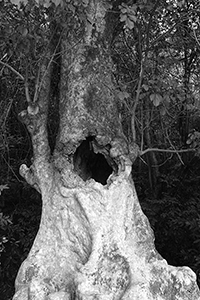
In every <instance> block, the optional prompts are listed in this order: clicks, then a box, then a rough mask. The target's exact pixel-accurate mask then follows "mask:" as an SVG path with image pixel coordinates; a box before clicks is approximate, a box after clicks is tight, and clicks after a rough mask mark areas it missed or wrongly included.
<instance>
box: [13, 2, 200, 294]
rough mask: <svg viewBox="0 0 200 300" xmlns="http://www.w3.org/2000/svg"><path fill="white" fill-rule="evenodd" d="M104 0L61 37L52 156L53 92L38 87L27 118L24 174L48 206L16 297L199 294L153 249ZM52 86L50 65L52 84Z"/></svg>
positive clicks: (188, 274) (185, 274)
mask: <svg viewBox="0 0 200 300" xmlns="http://www.w3.org/2000/svg"><path fill="white" fill-rule="evenodd" d="M106 4H108V3H106V1H100V0H99V1H90V7H89V8H90V9H88V14H89V16H88V17H89V19H90V22H91V24H92V28H90V26H86V30H83V29H82V27H81V26H80V27H78V28H77V27H75V28H74V29H76V30H74V31H73V30H72V32H73V35H72V36H71V35H70V33H68V34H67V33H66V34H65V35H64V36H63V42H62V70H61V95H60V129H59V134H58V138H57V144H56V148H55V151H54V154H53V155H52V156H50V151H49V147H48V140H47V130H46V116H45V112H44V111H43V110H42V108H43V107H44V105H46V104H45V103H46V101H45V99H46V98H45V97H47V96H45V95H47V94H48V93H46V94H43V93H42V91H41V93H40V101H39V103H41V104H40V106H39V107H40V110H39V112H37V114H36V115H35V116H34V117H33V116H29V119H31V120H32V122H33V124H34V126H33V127H34V130H32V129H31V130H30V133H31V135H32V141H33V144H34V145H33V148H34V163H33V166H32V167H31V168H27V167H26V166H25V165H23V166H22V167H21V174H22V175H23V176H24V177H25V178H26V179H27V181H28V182H29V183H30V184H32V185H34V186H35V187H36V188H37V189H38V190H39V191H40V192H41V195H42V202H43V206H42V217H41V224H40V228H39V231H38V234H37V236H36V239H35V241H34V244H33V246H32V248H31V251H30V253H29V255H28V257H27V259H26V260H25V261H24V262H23V264H22V266H21V268H20V270H19V273H18V275H17V278H16V293H15V295H14V298H13V300H58V299H59V300H69V299H70V300H73V299H74V300H75V299H77V300H78V299H79V300H80V299H81V300H86V299H87V300H95V299H96V300H111V299H112V300H115V299H116V300H117V299H127V300H128V299H129V300H151V299H152V300H153V299H155V300H156V299H159V300H164V299H166V300H168V299H174V300H175V299H176V300H186V299H188V300H189V299H190V300H193V299H195V300H196V299H200V293H199V290H198V288H197V285H196V282H195V280H196V277H195V274H194V273H193V272H192V271H191V270H190V269H189V268H175V267H171V266H169V265H168V264H167V263H166V261H165V260H164V259H162V257H160V255H159V254H158V253H157V252H156V250H155V247H154V237H153V232H152V230H151V227H150V225H149V222H148V220H147V218H146V216H145V215H144V214H143V212H142V210H141V208H140V205H139V202H138V198H137V195H136V192H135V188H134V184H133V182H132V180H131V166H132V162H131V160H130V157H131V159H134V157H136V156H137V151H138V150H137V149H138V148H137V147H135V146H134V145H133V146H131V147H129V146H128V145H127V141H126V138H125V137H124V135H123V132H122V131H121V126H120V124H119V118H118V110H117V101H116V98H115V93H114V85H113V82H112V76H111V71H112V63H111V60H110V56H109V35H107V31H108V28H109V34H111V24H112V22H110V20H111V18H110V19H109V18H106V10H107V8H108V7H109V6H108V5H107V6H106ZM111 21H112V20H111ZM108 25H109V26H110V27H109V26H108ZM75 32H76V34H75ZM48 83H49V76H48V72H45V78H44V81H43V87H44V88H45V87H46V91H47V90H48ZM42 103H43V104H42ZM27 124H28V123H27ZM82 141H85V142H84V143H85V144H83V143H82ZM79 145H82V146H80V148H78V147H79ZM83 145H84V147H83ZM86 146H88V148H87V147H86ZM81 147H83V148H81ZM90 147H91V148H90ZM77 148H78V150H77ZM81 149H84V150H83V151H82V150H81ZM130 149H132V152H131V153H130ZM83 152H84V153H83ZM98 154H99V155H100V154H101V155H103V157H104V158H105V159H106V160H107V162H108V164H109V167H107V169H106V170H109V168H112V170H113V172H112V174H111V175H110V176H109V177H108V178H107V177H106V178H104V180H105V182H106V184H101V183H99V182H97V181H95V180H94V178H96V177H95V176H96V174H95V176H94V169H93V164H92V162H91V160H92V159H93V158H94V159H95V160H96V159H97V157H99V156H95V155H98ZM101 168H102V166H101V165H98V169H99V170H95V172H96V171H101ZM103 170H104V169H103ZM108 175H109V174H108ZM97 177H98V176H97Z"/></svg>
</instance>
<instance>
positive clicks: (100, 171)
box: [73, 136, 113, 185]
mask: <svg viewBox="0 0 200 300" xmlns="http://www.w3.org/2000/svg"><path fill="white" fill-rule="evenodd" d="M93 143H95V137H94V136H89V137H87V138H86V139H85V140H83V141H82V142H81V144H80V145H79V146H78V147H77V149H76V151H75V153H74V157H73V164H74V171H75V172H76V173H77V174H78V175H79V176H80V177H81V178H82V179H83V180H84V181H86V180H89V179H91V178H93V179H94V180H95V181H97V182H100V183H101V184H103V185H106V184H107V179H108V177H109V176H110V175H111V174H112V173H113V168H112V167H111V166H110V165H109V164H108V162H107V160H106V158H105V156H104V155H103V154H102V153H100V152H104V151H105V149H100V150H99V151H98V152H99V153H95V152H96V150H94V147H93ZM95 148H96V147H95ZM107 152H108V150H107Z"/></svg>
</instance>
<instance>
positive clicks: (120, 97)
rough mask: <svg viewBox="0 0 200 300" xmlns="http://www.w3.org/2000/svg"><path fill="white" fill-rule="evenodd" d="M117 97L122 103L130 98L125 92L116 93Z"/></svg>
mask: <svg viewBox="0 0 200 300" xmlns="http://www.w3.org/2000/svg"><path fill="white" fill-rule="evenodd" d="M118 97H119V99H120V100H121V101H124V99H127V98H129V97H130V94H129V93H127V92H121V91H118Z"/></svg>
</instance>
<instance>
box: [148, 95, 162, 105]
mask: <svg viewBox="0 0 200 300" xmlns="http://www.w3.org/2000/svg"><path fill="white" fill-rule="evenodd" d="M150 100H151V101H152V102H153V105H154V106H159V105H160V103H161V102H162V100H163V98H162V96H161V95H160V94H157V93H155V94H151V95H150Z"/></svg>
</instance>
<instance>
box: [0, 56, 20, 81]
mask: <svg viewBox="0 0 200 300" xmlns="http://www.w3.org/2000/svg"><path fill="white" fill-rule="evenodd" d="M0 63H1V64H2V65H3V66H5V67H7V68H9V69H10V70H11V71H12V72H13V73H15V74H16V75H17V76H18V77H19V78H20V79H21V80H23V81H24V80H25V79H24V77H23V76H22V75H21V74H20V73H19V72H17V71H16V70H15V69H14V68H13V67H11V66H10V65H9V64H7V63H5V62H3V61H2V60H0Z"/></svg>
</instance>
